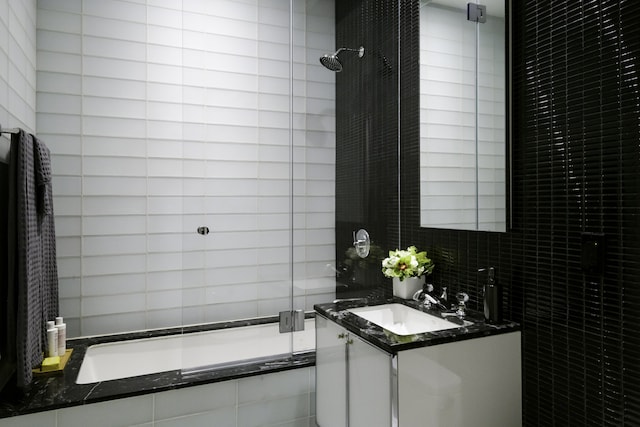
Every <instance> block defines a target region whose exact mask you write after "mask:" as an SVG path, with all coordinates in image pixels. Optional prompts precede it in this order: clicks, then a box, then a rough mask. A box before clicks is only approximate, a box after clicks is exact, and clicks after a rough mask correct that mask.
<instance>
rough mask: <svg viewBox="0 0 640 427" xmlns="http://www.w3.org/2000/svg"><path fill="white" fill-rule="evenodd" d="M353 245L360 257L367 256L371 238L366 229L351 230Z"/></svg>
mask: <svg viewBox="0 0 640 427" xmlns="http://www.w3.org/2000/svg"><path fill="white" fill-rule="evenodd" d="M353 247H354V248H356V253H357V254H358V256H359V257H360V258H366V257H368V256H369V249H370V248H371V239H370V238H369V233H367V230H365V229H362V228H361V229H360V230H358V231H354V232H353Z"/></svg>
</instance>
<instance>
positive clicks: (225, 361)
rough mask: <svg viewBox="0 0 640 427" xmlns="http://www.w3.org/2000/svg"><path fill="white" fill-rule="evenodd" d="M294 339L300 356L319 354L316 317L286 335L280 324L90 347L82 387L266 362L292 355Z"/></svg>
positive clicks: (80, 374) (81, 373) (82, 370)
mask: <svg viewBox="0 0 640 427" xmlns="http://www.w3.org/2000/svg"><path fill="white" fill-rule="evenodd" d="M292 335H293V338H292ZM292 339H293V350H294V352H305V351H313V350H315V331H314V319H306V320H305V329H304V330H303V331H299V332H292V333H285V334H281V333H280V332H279V327H278V324H277V323H267V324H262V325H253V326H242V327H235V328H225V329H216V330H211V331H206V332H191V333H185V334H177V335H169V336H162V337H154V338H143V339H136V340H128V341H120V342H111V343H105V344H96V345H92V346H89V347H88V348H87V350H86V354H85V356H84V358H83V360H82V364H81V366H80V370H79V372H78V376H77V379H76V383H77V384H91V383H98V382H103V381H110V380H117V379H122V378H132V377H137V376H140V375H148V374H155V373H161V372H166V371H173V370H182V372H184V373H186V374H189V373H193V372H200V371H202V370H211V369H216V368H218V367H230V366H237V365H244V364H247V363H254V362H259V361H260V362H266V361H268V360H269V359H278V356H280V357H282V356H283V355H286V354H288V353H290V347H291V343H292ZM266 363H268V362H266Z"/></svg>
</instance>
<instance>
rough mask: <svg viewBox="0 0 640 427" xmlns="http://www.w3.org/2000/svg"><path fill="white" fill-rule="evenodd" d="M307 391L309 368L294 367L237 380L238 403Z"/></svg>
mask: <svg viewBox="0 0 640 427" xmlns="http://www.w3.org/2000/svg"><path fill="white" fill-rule="evenodd" d="M309 392H310V388H309V370H308V369H307V368H304V369H294V370H291V371H286V372H279V373H275V374H270V375H261V376H256V377H250V378H243V379H241V380H239V381H238V404H239V405H243V404H246V403H249V402H260V401H271V400H275V399H279V398H283V397H290V396H304V395H305V394H308V393H309Z"/></svg>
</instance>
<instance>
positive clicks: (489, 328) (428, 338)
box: [314, 297, 520, 354]
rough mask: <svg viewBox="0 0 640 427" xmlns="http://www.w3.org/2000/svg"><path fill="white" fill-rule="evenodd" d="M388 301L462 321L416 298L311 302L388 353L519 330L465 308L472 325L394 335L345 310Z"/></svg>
mask: <svg viewBox="0 0 640 427" xmlns="http://www.w3.org/2000/svg"><path fill="white" fill-rule="evenodd" d="M337 301H339V300H337ZM388 303H399V304H404V305H407V306H409V307H412V308H415V309H417V310H420V311H423V312H425V313H429V314H432V315H434V316H437V317H440V318H445V319H447V320H449V321H451V322H454V323H456V324H460V323H461V320H460V319H459V318H458V317H456V316H443V313H447V314H449V313H452V311H451V310H448V311H446V312H445V311H442V310H439V309H437V308H433V309H426V308H425V307H424V306H423V305H420V304H419V303H417V302H415V301H411V300H404V299H400V298H395V297H394V298H391V299H387V300H379V301H367V300H364V301H362V300H357V299H356V300H345V301H339V302H334V303H328V304H316V305H315V306H314V309H315V311H316V313H317V314H319V315H320V316H323V317H325V318H327V319H329V320H332V321H334V322H335V323H337V324H338V325H340V326H342V327H344V328H345V329H347V330H348V331H350V332H353V333H355V334H356V335H358V336H359V337H360V338H362V339H364V340H365V341H368V342H370V343H371V344H373V345H374V346H376V347H378V348H380V349H381V350H384V351H386V352H387V353H389V354H397V353H398V352H399V351H403V350H409V349H413V348H419V347H427V346H432V345H438V344H444V343H449V342H455V341H463V340H468V339H473V338H480V337H486V336H490V335H498V334H504V333H509V332H515V331H519V330H520V325H519V324H518V323H515V322H511V321H508V320H506V321H504V322H501V323H499V324H489V323H486V322H485V321H484V315H483V313H479V312H477V311H472V310H467V311H466V315H465V317H464V320H465V321H467V322H471V325H466V326H460V327H458V328H453V329H445V330H441V331H434V332H425V333H421V334H414V335H396V334H394V333H392V332H389V331H387V330H385V329H383V328H381V327H380V326H378V325H376V324H374V323H371V322H369V321H368V320H366V319H363V318H362V317H360V316H357V315H355V314H353V313H351V312H349V311H348V310H349V309H350V308H356V307H365V306H374V305H380V304H388Z"/></svg>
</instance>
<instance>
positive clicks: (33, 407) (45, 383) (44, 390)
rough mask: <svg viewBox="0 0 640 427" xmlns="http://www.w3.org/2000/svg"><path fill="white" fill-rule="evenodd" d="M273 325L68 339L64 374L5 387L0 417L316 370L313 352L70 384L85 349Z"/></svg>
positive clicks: (217, 324)
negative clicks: (23, 386)
mask: <svg viewBox="0 0 640 427" xmlns="http://www.w3.org/2000/svg"><path fill="white" fill-rule="evenodd" d="M314 317H315V313H314V312H308V313H305V319H309V318H314ZM274 321H275V322H277V321H278V317H277V316H270V317H261V318H256V319H244V320H234V321H228V322H214V323H209V324H200V325H190V326H185V327H176V328H168V329H166V330H163V329H154V330H143V331H136V332H131V333H120V334H108V335H104V336H101V335H97V336H88V337H78V338H72V339H69V340H68V347H69V348H73V353H72V355H71V358H70V360H69V362H68V364H67V367H66V368H65V372H64V375H59V376H40V377H34V380H33V382H32V383H31V385H30V387H28V388H27V389H25V390H23V391H20V390H17V389H16V388H15V387H6V388H5V390H3V392H2V394H1V395H0V419H2V418H9V417H13V416H19V415H27V414H31V413H37V412H44V411H50V410H56V409H62V408H67V407H73V406H80V405H85V404H91V403H99V402H105V401H108V400H115V399H121V398H127V397H133V396H140V395H145V394H151V393H157V392H162V391H169V390H176V389H181V388H186V387H193V386H198V385H204V384H210V383H215V382H222V381H230V380H235V379H241V378H246V377H251V376H256V375H264V374H270V373H276V372H282V371H287V370H291V369H299V368H306V367H311V366H315V350H311V351H303V352H298V353H293V354H291V355H286V357H274V358H273V359H269V360H263V361H258V362H257V363H253V364H246V365H235V366H230V367H228V368H222V369H217V370H214V371H211V370H206V371H202V372H196V373H193V372H185V373H183V372H181V371H180V370H173V371H167V372H161V373H156V374H147V375H141V376H136V377H131V378H123V379H115V380H109V381H103V382H97V383H89V384H76V383H75V381H76V379H77V376H78V372H79V370H80V366H81V364H82V360H83V359H84V355H85V353H86V350H87V348H88V347H89V346H91V345H95V344H102V343H109V342H116V341H128V340H135V339H141V338H149V337H160V336H165V335H175V334H176V333H180V332H181V331H189V332H204V331H207V330H216V329H227V328H235V327H242V326H254V325H260V324H266V323H275V322H274Z"/></svg>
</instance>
